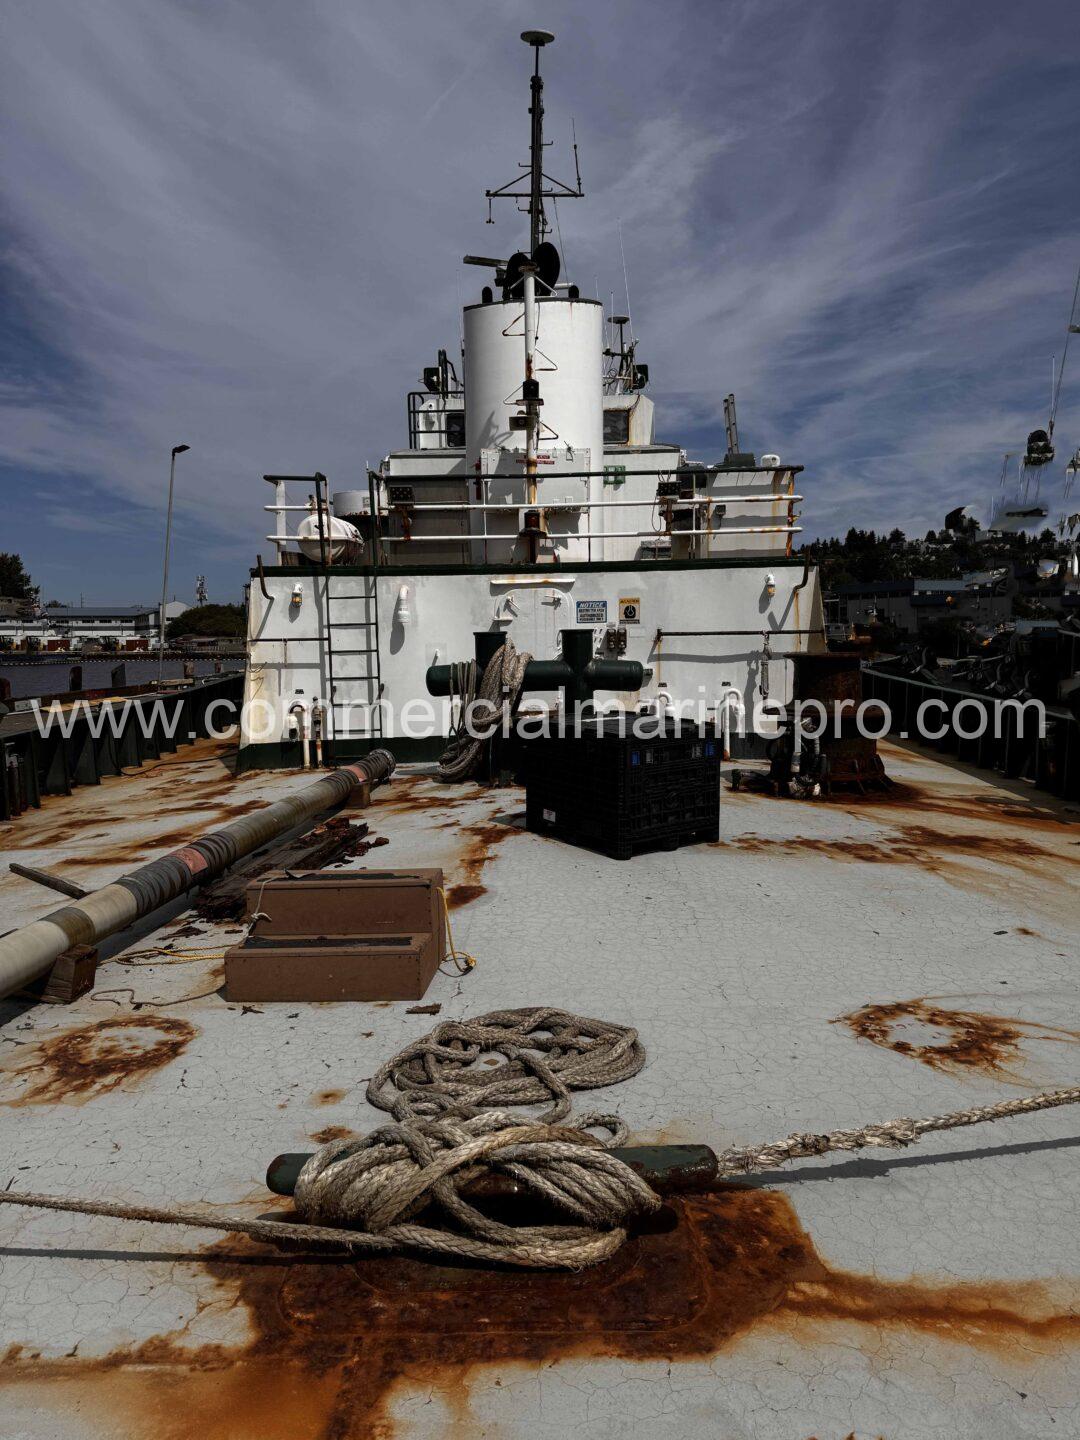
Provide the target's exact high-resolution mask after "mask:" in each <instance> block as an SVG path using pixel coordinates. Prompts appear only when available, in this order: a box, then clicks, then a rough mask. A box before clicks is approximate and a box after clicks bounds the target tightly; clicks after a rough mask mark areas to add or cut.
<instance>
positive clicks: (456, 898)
mask: <svg viewBox="0 0 1080 1440" xmlns="http://www.w3.org/2000/svg"><path fill="white" fill-rule="evenodd" d="M518 833H519V832H518V831H517V829H516V827H515V826H513V825H500V824H498V823H497V822H494V821H488V822H484V823H480V824H476V825H463V826H462V827H461V834H462V837H463V838H464V840H465V849H464V852H463V854H462V856H461V859H460V861H459V864H460V873H461V877H462V878H461V879H460V880H459V881H457V882H455V883H454V884H453V885H451V886H449V887H448V889H447V892H446V903H447V904H448V905H449V907H450V909H451V910H459V909H460V908H461V907H462V906H463V905H468V904H470V903H471V902H472V901H473V900H478V899H479V898H480V896H481V895H486V894H487V886H486V885H485V884H483V883H482V881H481V879H480V877H481V875H482V874H483V872H484V867H485V865H487V863H488V861H489V860H491V859H492V858H493V856H494V854H495V850H496V848H497V847H498V846H499V845H501V844H502V843H503V841H504V840H508V839H509V838H510V836H511V835H516V834H518Z"/></svg>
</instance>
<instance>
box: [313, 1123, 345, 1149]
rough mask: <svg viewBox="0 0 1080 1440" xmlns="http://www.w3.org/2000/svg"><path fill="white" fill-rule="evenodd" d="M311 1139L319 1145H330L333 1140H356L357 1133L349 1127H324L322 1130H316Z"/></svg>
mask: <svg viewBox="0 0 1080 1440" xmlns="http://www.w3.org/2000/svg"><path fill="white" fill-rule="evenodd" d="M311 1138H312V1140H314V1141H316V1143H317V1144H319V1145H329V1143H330V1141H331V1140H355V1139H356V1131H355V1130H350V1129H349V1127H348V1126H347V1125H324V1126H323V1128H322V1129H321V1130H315V1131H314V1132H313V1133H312V1136H311Z"/></svg>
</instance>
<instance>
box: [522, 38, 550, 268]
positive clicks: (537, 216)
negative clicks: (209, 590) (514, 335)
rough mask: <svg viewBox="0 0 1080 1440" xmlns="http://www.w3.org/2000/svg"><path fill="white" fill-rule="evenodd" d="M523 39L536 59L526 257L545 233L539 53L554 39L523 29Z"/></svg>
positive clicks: (541, 77)
mask: <svg viewBox="0 0 1080 1440" xmlns="http://www.w3.org/2000/svg"><path fill="white" fill-rule="evenodd" d="M521 38H522V40H524V41H525V43H526V45H531V46H532V47H533V52H534V54H535V56H536V62H535V66H534V68H533V73H532V79H531V80H530V81H529V93H530V95H531V97H532V98H531V104H530V105H529V115H530V117H531V118H532V127H531V131H530V135H529V254H530V255H532V254H534V253H535V251H536V247H537V245H539V244H540V241H541V240H543V238H544V236H545V235H546V234H547V216H546V215H545V214H544V198H543V197H544V77H543V76H542V75H541V74H540V51H541V49H542V48H543V47H544V46H545V45H549V44H550V43H551V41H552V40H554V39H555V36H554V35H552V33H551V31H550V30H523V31H522V33H521Z"/></svg>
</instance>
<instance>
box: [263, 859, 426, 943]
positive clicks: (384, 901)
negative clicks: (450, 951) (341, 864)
mask: <svg viewBox="0 0 1080 1440" xmlns="http://www.w3.org/2000/svg"><path fill="white" fill-rule="evenodd" d="M443 883H444V882H443V872H442V871H441V870H439V869H417V870H366V869H365V870H347V871H329V872H328V871H317V870H316V871H307V872H296V871H290V872H289V873H288V874H286V873H284V872H279V873H275V874H268V875H264V876H261V877H260V878H259V879H258V880H255V881H252V882H251V884H249V885H248V887H247V890H246V899H247V915H248V919H249V920H252V926H251V934H252V935H253V936H255V937H257V938H259V939H267V940H269V939H275V938H277V937H278V936H284V935H313V936H323V935H352V936H363V935H407V934H414V935H415V934H419V933H420V932H421V931H427V932H428V933H429V934H431V935H433V936H434V937H435V941H436V945H437V947H438V953H439V961H440V962H441V961H442V959H443V958H444V956H445V954H446V944H445V935H446V915H445V912H444V910H443V903H442V897H441V896H440V894H439V891H440V890H441V889H442V888H443ZM256 913H257V914H258V916H259V918H258V919H257V920H253V917H254V916H255V914H256Z"/></svg>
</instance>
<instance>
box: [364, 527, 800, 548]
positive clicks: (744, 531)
mask: <svg viewBox="0 0 1080 1440" xmlns="http://www.w3.org/2000/svg"><path fill="white" fill-rule="evenodd" d="M802 528H803V527H802V526H801V525H732V526H729V527H725V528H724V529H722V530H700V529H697V530H604V531H602V532H599V533H597V534H596V535H595V536H594V537H593V538H595V539H597V540H659V539H668V540H677V539H679V538H681V537H682V536H683V535H711V536H712V538H713V539H714V540H722V539H723V538H724V536H725V535H793V534H800V533H801V532H802ZM543 534H544V538H545V539H547V540H584V539H586V538H587V537H586V535H584V534H582V532H581V531H579V530H565V531H562V530H545V531H544V532H543ZM517 538H518V537H517V535H516V534H508V535H491V534H489V535H486V536H478V535H384V536H383V541H384V543H385V544H387V545H417V544H420V543H421V542H423V541H427V542H428V543H429V544H430V543H433V542H436V541H437V542H439V543H440V544H444V545H445V544H453V545H468V544H469V543H470V542H471V541H473V540H478V539H485V540H489V541H490V540H500V541H506V540H516V539H517Z"/></svg>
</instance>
